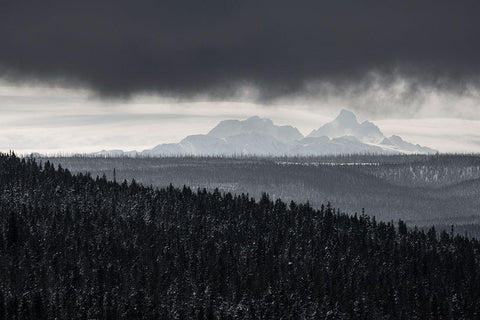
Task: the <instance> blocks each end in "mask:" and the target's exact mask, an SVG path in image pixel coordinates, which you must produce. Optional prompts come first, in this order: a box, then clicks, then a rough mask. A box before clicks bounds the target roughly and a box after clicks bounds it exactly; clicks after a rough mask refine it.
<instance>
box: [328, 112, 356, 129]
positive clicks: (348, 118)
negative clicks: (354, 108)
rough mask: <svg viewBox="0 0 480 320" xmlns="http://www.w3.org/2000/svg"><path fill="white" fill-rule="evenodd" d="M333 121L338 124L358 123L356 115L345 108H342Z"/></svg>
mask: <svg viewBox="0 0 480 320" xmlns="http://www.w3.org/2000/svg"><path fill="white" fill-rule="evenodd" d="M333 121H334V122H336V123H338V124H339V125H358V121H357V116H356V115H355V114H354V113H353V112H351V111H348V110H346V109H342V110H341V111H340V113H339V114H338V116H337V117H336V118H335V120H333Z"/></svg>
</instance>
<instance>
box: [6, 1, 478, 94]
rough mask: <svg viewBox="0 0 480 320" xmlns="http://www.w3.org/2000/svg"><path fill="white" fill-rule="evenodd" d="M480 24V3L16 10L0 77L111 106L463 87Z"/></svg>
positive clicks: (93, 4) (99, 5) (105, 5)
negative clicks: (399, 85)
mask: <svg viewBox="0 0 480 320" xmlns="http://www.w3.org/2000/svg"><path fill="white" fill-rule="evenodd" d="M479 17H480V2H479V1H478V0H475V1H444V0H437V1H427V0H426V1H418V0H416V1H387V0H383V1H371V0H370V1H359V0H356V1H341V0H336V1H284V0H276V1H258V0H257V1H233V0H222V1H214V0H183V1H182V0H175V1H161V0H156V1H118V0H117V1H99V0H95V1H92V0H83V1H65V0H57V1H48V0H46V1H19V0H6V1H2V4H1V8H0V72H1V74H0V76H3V77H7V78H9V79H16V80H18V81H23V80H32V79H34V80H42V81H45V80H47V81H54V82H63V81H66V83H69V84H74V85H81V86H85V87H90V88H92V89H93V90H95V91H97V92H99V93H100V94H102V95H106V96H127V95H129V94H131V93H134V92H138V91H157V92H160V93H172V94H174V95H191V94H197V93H208V94H212V95H223V96H225V95H227V96H228V95H230V94H233V93H234V92H235V90H236V88H237V87H238V86H242V85H245V84H248V85H253V86H255V87H258V88H260V92H261V96H263V97H267V98H268V97H275V96H277V95H283V94H289V93H296V92H299V91H301V90H303V88H304V85H305V83H308V82H309V81H315V80H320V81H321V80H326V81H329V82H332V83H334V84H339V85H344V84H351V83H352V82H353V83H354V82H355V81H360V80H361V79H364V75H365V74H366V73H368V72H371V71H374V72H379V73H380V74H382V75H383V76H384V79H389V78H391V79H393V78H395V77H397V76H405V77H410V78H413V79H415V81H416V82H417V83H420V84H428V85H433V86H435V87H442V86H443V87H446V88H451V87H462V86H463V85H466V84H469V83H472V81H476V79H477V75H478V74H479V71H480V58H479V57H480V37H479V35H480V18H479ZM366 85H367V86H368V83H367V84H366Z"/></svg>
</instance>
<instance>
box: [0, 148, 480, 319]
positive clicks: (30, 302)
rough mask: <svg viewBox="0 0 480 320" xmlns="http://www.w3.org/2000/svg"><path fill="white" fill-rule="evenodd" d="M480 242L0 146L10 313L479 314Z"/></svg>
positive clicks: (0, 315) (1, 261)
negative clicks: (66, 165)
mask: <svg viewBox="0 0 480 320" xmlns="http://www.w3.org/2000/svg"><path fill="white" fill-rule="evenodd" d="M479 316H480V243H479V242H478V241H477V240H475V239H468V238H465V237H462V236H454V235H453V234H450V233H447V232H441V233H440V234H437V233H436V231H435V230H434V229H431V230H429V231H427V232H424V231H420V230H417V229H412V230H409V229H407V226H406V225H405V224H404V223H403V222H399V224H398V225H393V224H392V223H384V222H377V221H375V219H371V218H369V217H367V216H365V215H360V216H357V215H354V216H350V215H346V214H343V213H339V212H337V211H336V210H334V209H332V208H331V207H330V206H328V205H327V206H326V207H322V208H321V210H314V209H312V207H310V206H309V205H308V204H307V205H305V204H296V203H294V202H292V203H290V204H288V205H287V204H285V203H283V202H282V201H280V200H276V201H275V202H273V201H271V200H270V199H269V198H268V196H266V195H264V196H263V197H262V198H261V199H259V200H258V201H254V200H252V199H251V198H249V197H248V196H246V195H237V196H233V195H231V194H229V193H226V194H221V193H220V192H218V191H214V192H207V191H206V190H191V189H189V188H187V187H184V188H183V189H176V188H174V187H172V186H170V187H167V188H163V189H153V188H151V187H143V186H141V185H139V184H137V183H136V182H132V183H129V184H128V183H126V182H124V183H116V182H114V181H108V180H107V179H105V178H96V179H94V178H92V177H90V176H89V175H88V174H86V175H84V174H76V175H72V174H71V173H70V172H69V171H68V170H65V169H62V168H58V169H55V168H54V167H53V166H52V165H51V164H50V163H48V162H47V163H44V164H43V165H39V164H38V163H36V162H35V161H34V160H31V159H19V158H17V157H15V156H13V155H0V319H182V320H183V319H478V317H479Z"/></svg>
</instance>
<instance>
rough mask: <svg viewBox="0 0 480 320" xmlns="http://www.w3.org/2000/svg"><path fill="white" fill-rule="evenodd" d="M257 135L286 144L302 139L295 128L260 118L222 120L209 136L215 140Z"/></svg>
mask: <svg viewBox="0 0 480 320" xmlns="http://www.w3.org/2000/svg"><path fill="white" fill-rule="evenodd" d="M251 133H258V134H262V135H268V136H271V137H273V138H275V139H277V140H278V141H283V142H288V141H295V140H299V139H302V138H303V135H302V134H301V133H300V131H298V129H297V128H294V127H292V126H276V125H274V124H273V121H272V120H270V119H262V118H260V117H256V116H255V117H251V118H248V119H247V120H243V121H239V120H224V121H221V122H220V123H219V124H218V125H217V126H216V127H215V128H213V129H212V130H210V132H209V133H208V135H209V136H212V137H216V138H226V137H231V136H236V135H241V134H251Z"/></svg>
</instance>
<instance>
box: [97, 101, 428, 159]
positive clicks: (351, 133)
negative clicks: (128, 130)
mask: <svg viewBox="0 0 480 320" xmlns="http://www.w3.org/2000/svg"><path fill="white" fill-rule="evenodd" d="M134 152H135V151H134ZM435 152H436V151H435V150H433V149H430V148H427V147H423V146H420V145H418V144H412V143H409V142H406V141H404V140H403V139H402V138H400V137H398V136H392V137H386V136H385V135H383V133H382V132H381V131H380V129H379V128H378V127H377V126H376V125H375V124H373V123H372V122H369V121H364V122H362V123H359V122H358V121H357V118H356V116H355V114H353V113H352V112H350V111H347V110H342V111H341V112H340V114H339V115H338V116H337V118H335V119H334V120H333V121H332V122H329V123H326V124H324V125H323V126H321V127H320V128H319V129H317V130H313V131H312V132H311V133H310V134H309V135H308V136H307V137H304V136H303V135H302V134H301V133H300V131H299V130H298V129H297V128H295V127H292V126H277V125H275V124H274V123H273V121H272V120H270V119H262V118H260V117H257V116H254V117H250V118H248V119H246V120H224V121H221V122H220V123H219V124H218V125H217V126H215V127H214V128H213V129H212V130H210V131H209V132H208V134H198V135H190V136H187V137H186V138H184V139H183V140H181V141H180V142H179V143H167V144H159V145H157V146H155V147H154V148H152V149H148V150H144V151H142V152H138V153H136V154H138V155H147V156H178V155H180V156H181V155H264V156H294V155H302V156H308V155H327V154H352V153H379V154H391V153H435ZM96 154H99V155H118V154H119V150H112V152H110V151H105V150H102V151H100V152H98V153H96ZM131 154H132V151H130V152H128V154H127V155H131Z"/></svg>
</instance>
